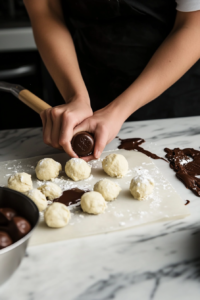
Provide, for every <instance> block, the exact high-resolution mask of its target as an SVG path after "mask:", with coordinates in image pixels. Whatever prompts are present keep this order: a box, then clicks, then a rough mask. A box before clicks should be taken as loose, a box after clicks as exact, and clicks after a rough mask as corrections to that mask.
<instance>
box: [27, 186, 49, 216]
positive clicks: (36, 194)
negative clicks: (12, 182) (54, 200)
mask: <svg viewBox="0 0 200 300" xmlns="http://www.w3.org/2000/svg"><path fill="white" fill-rule="evenodd" d="M25 194H26V196H28V197H29V198H30V199H31V200H33V202H34V203H35V205H36V206H37V208H38V210H39V211H43V210H45V209H46V208H47V203H48V202H47V199H46V197H45V195H43V194H42V193H41V192H40V191H39V190H37V189H33V190H30V191H28V192H26V193H25Z"/></svg>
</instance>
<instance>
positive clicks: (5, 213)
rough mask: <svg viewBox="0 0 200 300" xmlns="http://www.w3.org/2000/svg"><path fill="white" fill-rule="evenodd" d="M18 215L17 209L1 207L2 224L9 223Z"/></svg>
mask: <svg viewBox="0 0 200 300" xmlns="http://www.w3.org/2000/svg"><path fill="white" fill-rule="evenodd" d="M16 215H17V213H16V211H15V210H14V209H12V208H8V207H3V208H0V225H6V224H8V223H9V222H10V221H11V220H12V219H13V217H15V216H16Z"/></svg>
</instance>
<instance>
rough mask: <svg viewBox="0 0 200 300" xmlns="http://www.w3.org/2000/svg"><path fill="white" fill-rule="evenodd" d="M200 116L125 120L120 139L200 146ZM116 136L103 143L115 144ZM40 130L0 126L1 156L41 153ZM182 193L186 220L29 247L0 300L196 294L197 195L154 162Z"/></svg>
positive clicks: (199, 257) (0, 290) (199, 264)
mask: <svg viewBox="0 0 200 300" xmlns="http://www.w3.org/2000/svg"><path fill="white" fill-rule="evenodd" d="M199 124H200V117H192V118H181V119H171V120H169V119H168V120H167V119H166V120H153V121H142V122H134V123H133V122H131V123H125V124H124V125H123V127H122V129H121V131H120V133H119V137H120V138H128V137H140V138H144V139H145V140H146V143H144V144H143V145H142V147H144V148H145V149H147V150H150V151H152V152H154V153H156V154H158V155H160V156H164V154H165V153H164V150H163V149H164V148H165V147H169V148H171V147H173V148H174V147H181V148H185V147H193V148H196V149H199V147H200V128H199ZM117 143H118V142H117V140H115V141H113V142H112V143H111V144H110V145H108V146H107V147H106V149H107V150H109V149H114V148H116V145H117ZM56 152H57V151H56V150H54V149H52V148H50V147H48V146H45V145H44V144H43V143H42V131H41V129H26V130H18V131H14V130H12V131H4V132H0V160H8V159H16V158H25V157H31V156H36V155H42V154H45V155H48V154H50V153H56ZM155 163H156V164H157V165H158V167H159V168H160V170H161V171H162V173H163V174H164V175H165V177H166V178H167V179H168V180H169V181H170V182H171V183H172V185H173V186H174V187H175V189H176V190H177V191H178V193H179V194H180V196H181V197H182V199H183V200H184V201H185V200H186V199H188V200H190V201H191V202H190V204H189V205H188V208H189V209H190V212H191V215H190V216H189V217H188V218H186V219H181V220H177V221H171V222H160V223H157V224H151V225H148V226H142V227H138V228H134V229H130V230H122V231H119V232H115V233H110V234H105V235H98V236H92V237H86V238H82V239H74V240H70V241H64V242H59V243H54V244H48V245H43V246H37V247H30V248H28V253H27V257H25V258H24V260H23V262H22V264H21V266H20V267H19V269H18V270H17V272H16V273H15V274H14V275H13V277H12V278H11V279H10V280H9V281H8V282H7V283H6V284H5V285H4V286H2V287H0V300H11V299H14V300H18V299H20V300H36V299H37V300H38V299H42V300H51V299H52V300H53V299H67V300H112V299H114V300H135V299H136V300H137V299H139V300H151V299H153V300H168V299H172V300H173V299H181V300H186V299H192V300H197V299H200V198H199V197H196V196H195V195H194V194H193V193H192V192H191V191H190V190H187V189H186V188H185V187H184V185H183V184H182V183H181V182H180V181H178V180H177V178H176V177H175V174H174V172H173V170H171V169H170V168H169V165H168V163H166V162H164V161H161V160H156V161H155Z"/></svg>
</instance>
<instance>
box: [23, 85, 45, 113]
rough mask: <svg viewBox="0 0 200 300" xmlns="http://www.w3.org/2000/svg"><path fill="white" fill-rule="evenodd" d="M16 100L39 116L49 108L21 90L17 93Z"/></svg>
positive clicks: (28, 92) (38, 99) (26, 91)
mask: <svg viewBox="0 0 200 300" xmlns="http://www.w3.org/2000/svg"><path fill="white" fill-rule="evenodd" d="M18 98H19V99H20V100H21V101H22V102H23V103H24V104H26V105H27V106H29V107H30V108H32V109H33V110H34V111H35V112H37V113H38V114H40V113H41V112H42V111H43V110H45V109H48V108H51V106H50V105H49V104H47V103H46V102H44V101H43V100H42V99H40V98H38V97H37V96H35V95H34V94H32V93H31V92H30V91H28V90H22V91H21V92H20V93H19V95H18Z"/></svg>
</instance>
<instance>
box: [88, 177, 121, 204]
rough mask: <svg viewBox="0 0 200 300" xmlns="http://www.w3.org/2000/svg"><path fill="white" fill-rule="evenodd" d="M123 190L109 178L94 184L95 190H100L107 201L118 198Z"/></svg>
mask: <svg viewBox="0 0 200 300" xmlns="http://www.w3.org/2000/svg"><path fill="white" fill-rule="evenodd" d="M121 190H122V189H121V188H120V186H119V185H118V184H116V183H114V182H112V181H111V180H109V179H102V180H100V181H98V182H97V183H95V185H94V191H96V192H99V193H100V194H101V195H102V196H103V197H104V199H105V200H106V201H112V200H114V199H116V198H117V196H118V195H119V193H120V191H121Z"/></svg>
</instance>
